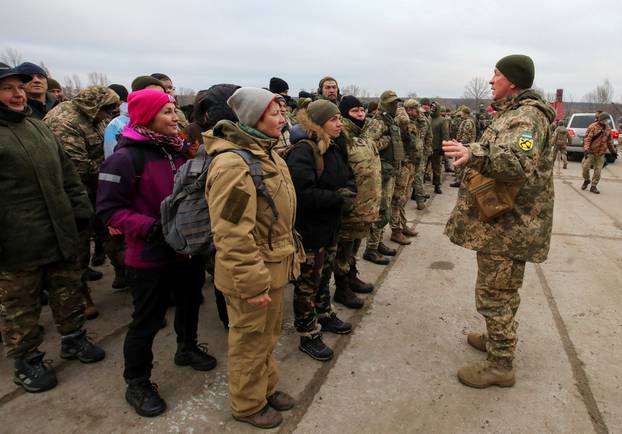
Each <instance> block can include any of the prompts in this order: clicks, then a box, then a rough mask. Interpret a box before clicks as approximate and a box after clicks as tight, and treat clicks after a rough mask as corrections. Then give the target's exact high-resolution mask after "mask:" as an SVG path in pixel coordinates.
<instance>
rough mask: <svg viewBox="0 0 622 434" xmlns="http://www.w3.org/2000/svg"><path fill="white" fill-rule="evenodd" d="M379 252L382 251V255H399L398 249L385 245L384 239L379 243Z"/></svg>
mask: <svg viewBox="0 0 622 434" xmlns="http://www.w3.org/2000/svg"><path fill="white" fill-rule="evenodd" d="M378 252H380V254H381V255H385V256H395V255H397V250H395V249H392V248H391V247H389V246H387V245H385V244H384V243H383V242H382V241H381V242H380V244H378Z"/></svg>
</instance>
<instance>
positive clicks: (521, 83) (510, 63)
mask: <svg viewBox="0 0 622 434" xmlns="http://www.w3.org/2000/svg"><path fill="white" fill-rule="evenodd" d="M496 67H497V69H498V70H499V72H501V73H502V74H503V75H505V76H506V77H507V79H508V80H510V82H512V84H515V85H516V86H518V87H520V88H521V89H529V88H530V87H531V85H532V84H533V79H534V77H535V75H536V68H535V66H534V64H533V60H531V57H529V56H525V55H524V54H510V55H509V56H505V57H503V58H501V60H499V61H498V62H497V65H496Z"/></svg>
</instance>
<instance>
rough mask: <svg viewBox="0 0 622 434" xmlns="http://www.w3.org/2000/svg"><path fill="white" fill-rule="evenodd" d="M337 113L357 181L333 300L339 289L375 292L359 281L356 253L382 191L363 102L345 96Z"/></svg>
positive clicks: (342, 232)
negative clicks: (339, 114) (339, 113)
mask: <svg viewBox="0 0 622 434" xmlns="http://www.w3.org/2000/svg"><path fill="white" fill-rule="evenodd" d="M339 110H340V111H341V116H342V118H341V120H342V124H343V133H344V135H345V137H346V139H347V151H348V164H349V165H350V168H351V169H352V172H353V173H354V177H355V179H356V198H355V199H354V204H353V208H352V211H351V212H349V213H347V214H344V216H343V218H342V220H341V228H340V230H339V244H338V245H337V257H336V259H335V284H336V286H337V289H336V290H335V301H339V300H337V298H338V294H339V293H340V291H339V289H340V287H345V288H347V289H349V290H350V291H352V292H357V293H361V294H365V293H370V292H372V291H373V290H374V286H373V285H372V284H370V283H366V282H363V281H362V280H360V279H359V277H358V270H357V267H356V254H357V252H358V250H359V248H360V247H361V243H362V241H363V239H364V238H365V237H367V235H368V234H369V230H370V229H371V225H372V223H373V222H375V221H376V219H377V218H378V211H379V206H380V194H381V191H382V178H381V175H380V171H381V165H380V156H379V154H378V150H377V149H376V144H375V143H374V142H373V141H371V140H370V139H369V137H368V136H367V133H368V128H369V126H370V121H369V119H365V108H364V107H363V103H361V101H360V100H359V99H358V98H356V97H353V96H345V97H343V98H342V100H341V103H340V104H339ZM341 293H344V291H343V290H342V291H341ZM352 301H353V300H351V302H352ZM361 307H362V303H361Z"/></svg>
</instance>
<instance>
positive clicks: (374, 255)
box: [363, 249, 389, 265]
mask: <svg viewBox="0 0 622 434" xmlns="http://www.w3.org/2000/svg"><path fill="white" fill-rule="evenodd" d="M363 259H365V260H366V261H369V262H373V263H374V264H378V265H387V264H388V263H389V258H387V257H385V256H383V255H381V254H380V253H379V252H378V250H376V249H373V250H372V249H365V253H363Z"/></svg>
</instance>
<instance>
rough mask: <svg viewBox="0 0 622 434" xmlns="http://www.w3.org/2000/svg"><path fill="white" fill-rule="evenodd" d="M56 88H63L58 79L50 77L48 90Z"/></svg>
mask: <svg viewBox="0 0 622 434" xmlns="http://www.w3.org/2000/svg"><path fill="white" fill-rule="evenodd" d="M54 89H59V90H63V88H62V87H61V86H60V83H59V82H58V81H56V80H54V79H53V78H52V77H48V90H54Z"/></svg>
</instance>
